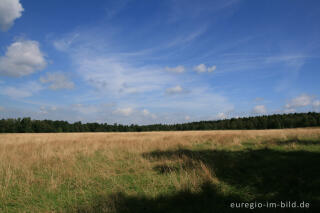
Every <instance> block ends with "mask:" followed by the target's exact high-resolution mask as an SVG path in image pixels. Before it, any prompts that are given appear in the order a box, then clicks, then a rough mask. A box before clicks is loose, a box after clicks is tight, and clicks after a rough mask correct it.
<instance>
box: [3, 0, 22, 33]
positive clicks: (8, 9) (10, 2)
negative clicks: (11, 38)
mask: <svg viewBox="0 0 320 213" xmlns="http://www.w3.org/2000/svg"><path fill="white" fill-rule="evenodd" d="M22 11H23V7H22V5H21V4H20V2H19V0H0V29H1V30H2V31H7V30H8V29H9V28H10V27H11V26H12V25H13V23H14V20H15V19H17V18H19V17H20V16H21V13H22Z"/></svg>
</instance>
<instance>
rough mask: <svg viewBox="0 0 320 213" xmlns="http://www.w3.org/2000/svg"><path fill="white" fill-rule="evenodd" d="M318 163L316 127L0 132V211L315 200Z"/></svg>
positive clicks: (204, 208)
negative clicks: (115, 131) (231, 129)
mask: <svg viewBox="0 0 320 213" xmlns="http://www.w3.org/2000/svg"><path fill="white" fill-rule="evenodd" d="M318 165H320V129H316V128H315V129H288V130H257V131H249V130H244V131H189V132H148V133H58V134H55V133H48V134H1V135H0V212H142V211H143V212H193V211H195V210H196V209H197V211H200V212H212V211H213V210H217V211H218V212H229V211H231V209H230V208H229V207H228V202H231V201H243V202H244V201H246V202H247V201H254V200H277V199H293V200H295V199H296V200H303V199H304V200H308V201H310V202H312V204H313V205H312V207H313V208H318V206H317V203H318V202H320V194H319V192H320V182H319V177H320V174H319V172H318V171H319V166H318ZM192 206H193V207H192ZM199 209H200V210H199ZM266 211H267V210H266Z"/></svg>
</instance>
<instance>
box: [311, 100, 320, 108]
mask: <svg viewBox="0 0 320 213" xmlns="http://www.w3.org/2000/svg"><path fill="white" fill-rule="evenodd" d="M312 106H313V107H320V100H316V101H314V102H313V103H312Z"/></svg>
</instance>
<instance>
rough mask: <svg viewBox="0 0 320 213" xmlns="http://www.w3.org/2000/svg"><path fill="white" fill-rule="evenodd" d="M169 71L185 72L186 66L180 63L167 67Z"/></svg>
mask: <svg viewBox="0 0 320 213" xmlns="http://www.w3.org/2000/svg"><path fill="white" fill-rule="evenodd" d="M166 70H167V71H168V72H175V73H183V72H184V71H185V69H184V66H182V65H179V66H177V67H166Z"/></svg>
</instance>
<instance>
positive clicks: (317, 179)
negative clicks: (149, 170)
mask: <svg viewBox="0 0 320 213" xmlns="http://www.w3.org/2000/svg"><path fill="white" fill-rule="evenodd" d="M280 143H281V144H283V143H284V142H280ZM143 156H144V157H145V158H147V159H149V160H150V161H156V162H159V163H161V162H162V160H170V159H172V160H176V159H183V162H186V163H185V164H184V165H182V166H180V167H173V166H172V167H171V166H168V165H159V166H156V167H154V170H156V171H158V172H159V173H160V174H163V175H165V174H166V173H170V172H177V171H178V170H179V169H182V170H190V169H194V168H193V167H194V166H196V165H195V164H192V163H189V161H195V160H196V161H201V162H202V163H203V164H204V165H206V167H207V168H209V169H211V170H212V171H214V173H215V175H216V177H217V178H218V179H219V180H220V181H223V182H224V183H227V184H228V185H230V186H232V188H233V189H234V190H236V191H237V192H236V193H234V192H232V191H230V192H227V193H223V192H221V190H220V189H219V188H217V187H219V186H216V185H213V184H212V183H204V184H203V185H202V187H201V190H199V192H197V193H194V192H190V191H180V192H177V193H175V194H172V195H170V196H160V197H156V198H148V197H146V196H127V195H125V194H122V193H117V194H113V195H112V196H105V197H104V196H97V197H96V198H94V200H93V201H92V203H91V204H90V205H91V206H89V207H88V206H86V207H85V208H81V207H80V208H78V209H77V211H78V212H104V211H105V210H106V208H109V207H110V205H111V204H112V206H113V207H112V208H113V210H114V212H118V213H125V212H174V213H178V212H181V213H182V212H199V213H200V212H201V213H202V212H218V213H222V212H234V211H235V210H236V212H248V211H249V210H248V209H231V208H230V203H231V202H248V201H249V202H250V201H251V202H255V201H257V202H258V201H268V202H271V201H275V202H280V201H299V202H300V201H305V202H310V203H311V207H310V209H309V211H305V210H306V209H304V211H305V212H320V205H319V204H320V154H319V153H318V152H307V151H276V150H271V149H258V150H251V149H247V150H241V151H221V150H219V151H218V150H201V151H191V150H187V149H179V150H176V151H154V152H151V153H145V154H144V155H143ZM243 191H245V192H243ZM242 193H244V194H242ZM248 194H249V195H250V196H247V195H248ZM242 195H243V196H242ZM108 206H109V207H108ZM255 211H256V212H304V211H303V209H279V208H278V209H267V208H262V209H255Z"/></svg>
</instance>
